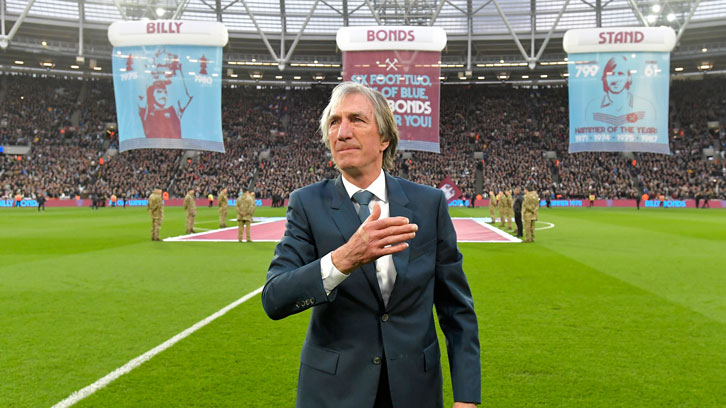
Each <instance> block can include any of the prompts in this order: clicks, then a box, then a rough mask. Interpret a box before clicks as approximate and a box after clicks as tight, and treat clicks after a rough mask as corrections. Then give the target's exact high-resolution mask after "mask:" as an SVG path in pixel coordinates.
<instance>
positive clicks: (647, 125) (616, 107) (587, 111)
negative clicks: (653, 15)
mask: <svg viewBox="0 0 726 408" xmlns="http://www.w3.org/2000/svg"><path fill="white" fill-rule="evenodd" d="M675 39H676V36H675V33H674V32H673V30H672V29H670V28H668V27H657V28H648V27H621V28H592V29H578V30H570V31H568V32H567V33H565V37H564V39H563V45H564V48H565V51H566V52H567V53H568V64H567V66H568V74H569V76H568V82H569V85H568V88H569V96H570V149H569V151H570V153H575V152H586V151H590V152H592V151H596V152H598V151H600V152H601V151H607V152H622V151H626V152H652V153H664V154H669V153H670V148H669V146H668V87H669V75H670V51H671V50H672V49H673V47H674V46H675Z"/></svg>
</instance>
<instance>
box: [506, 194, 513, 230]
mask: <svg viewBox="0 0 726 408" xmlns="http://www.w3.org/2000/svg"><path fill="white" fill-rule="evenodd" d="M504 199H505V200H506V207H504V208H505V209H506V210H507V229H508V230H510V231H512V218H514V208H513V206H514V198H512V190H507V191H506V192H505V194H504Z"/></svg>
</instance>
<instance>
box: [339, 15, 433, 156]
mask: <svg viewBox="0 0 726 408" xmlns="http://www.w3.org/2000/svg"><path fill="white" fill-rule="evenodd" d="M337 43H338V48H340V49H341V50H342V51H343V79H344V80H345V81H354V82H358V83H361V84H364V85H367V86H370V87H371V88H373V89H376V90H378V91H380V92H381V93H382V94H383V96H384V97H386V99H387V100H388V103H389V105H390V106H391V110H392V111H393V115H394V117H395V119H396V125H397V127H398V131H399V137H400V139H399V142H398V149H399V150H421V151H428V152H436V153H439V151H440V148H439V95H440V80H439V76H440V74H441V67H440V66H441V50H442V49H443V48H444V46H446V32H445V31H444V30H443V29H441V28H437V27H407V26H385V27H383V26H376V27H343V28H341V29H340V30H338V34H337Z"/></svg>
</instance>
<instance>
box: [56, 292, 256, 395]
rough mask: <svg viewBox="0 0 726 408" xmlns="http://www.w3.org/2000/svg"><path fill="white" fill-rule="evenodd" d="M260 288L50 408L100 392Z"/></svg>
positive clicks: (240, 302) (246, 299)
mask: <svg viewBox="0 0 726 408" xmlns="http://www.w3.org/2000/svg"><path fill="white" fill-rule="evenodd" d="M262 288H263V286H260V287H259V288H257V289H256V290H254V291H252V292H250V293H248V294H246V295H244V296H242V297H241V298H239V299H237V300H235V301H234V302H232V303H230V304H229V305H227V306H225V307H223V308H221V309H219V310H218V311H217V312H215V313H214V314H212V315H211V316H209V317H207V318H205V319H204V320H201V321H199V322H197V323H196V324H194V326H192V327H190V328H188V329H186V330H184V331H183V332H181V333H179V334H177V335H176V336H174V337H172V338H170V339H169V340H167V341H165V342H163V343H161V344H159V345H158V346H156V347H154V348H153V349H151V350H149V351H147V352H146V353H144V354H142V355H140V356H138V357H136V358H135V359H133V360H131V361H129V362H128V363H126V364H124V365H123V366H121V367H119V368H117V369H115V370H113V371H111V372H110V373H108V374H107V375H106V376H105V377H103V378H101V379H100V380H98V381H96V382H95V383H93V384H91V385H89V386H87V387H85V388H82V389H80V390H78V391H74V392H73V393H72V394H71V395H70V396H68V398H66V399H64V400H63V401H61V402H59V403H57V404H55V405H53V407H52V408H67V407H70V406H71V405H73V404H75V403H77V402H78V401H80V400H82V399H84V398H86V397H88V396H90V395H91V394H93V393H95V392H96V391H98V390H100V389H101V388H103V387H105V386H107V385H108V384H110V383H111V382H112V381H114V380H116V379H117V378H119V377H121V376H122V375H124V374H126V373H128V372H129V371H131V370H133V369H134V368H136V367H138V366H140V365H141V364H144V363H145V362H147V361H149V360H150V359H151V358H152V357H154V356H155V355H157V354H159V353H161V352H162V351H164V350H166V349H168V348H169V347H171V346H173V345H175V344H176V343H178V342H179V341H180V340H182V339H184V338H185V337H187V336H189V335H190V334H192V333H194V332H195V331H197V330H199V329H201V328H202V327H204V326H206V325H208V324H209V323H211V322H213V321H214V320H215V319H217V318H218V317H221V316H223V315H224V314H225V313H227V312H229V311H230V310H232V309H234V308H235V307H237V306H239V305H241V304H242V303H244V302H246V301H248V300H250V299H251V298H252V297H253V296H255V295H257V294H258V293H260V292H262Z"/></svg>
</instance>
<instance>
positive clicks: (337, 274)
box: [320, 170, 396, 305]
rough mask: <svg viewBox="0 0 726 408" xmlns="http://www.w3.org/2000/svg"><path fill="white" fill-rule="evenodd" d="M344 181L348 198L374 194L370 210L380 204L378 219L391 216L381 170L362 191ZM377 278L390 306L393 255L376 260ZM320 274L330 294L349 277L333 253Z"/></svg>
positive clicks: (327, 292) (327, 256)
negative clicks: (369, 193) (337, 262)
mask: <svg viewBox="0 0 726 408" xmlns="http://www.w3.org/2000/svg"><path fill="white" fill-rule="evenodd" d="M341 178H342V179H343V186H344V187H345V191H346V193H348V197H349V198H351V200H352V197H353V194H355V193H357V192H358V191H363V190H366V191H369V192H371V193H373V198H372V199H371V202H370V203H368V209H369V210H371V212H373V204H374V203H378V205H379V206H380V207H381V216H380V217H379V218H378V219H384V218H387V217H388V216H389V210H388V194H387V193H386V176H385V174H384V173H383V170H381V173H380V174H379V175H378V177H377V178H376V179H375V180H374V181H373V183H371V185H370V186H368V187H366V188H365V189H361V188H358V187H356V186H355V185H353V184H352V183H351V182H349V181H348V180H346V179H345V177H341ZM352 201H353V205H354V206H355V210H356V212H357V211H358V210H359V209H360V204H358V203H356V202H355V200H352ZM375 262H376V278H377V279H378V287H379V288H380V289H381V295H382V296H383V303H384V304H385V305H388V298H390V297H391V292H392V291H393V285H394V284H395V283H396V267H395V265H394V264H393V257H392V256H391V255H385V256H382V257H380V258H378V259H376V261H375ZM320 274H321V276H322V277H323V287H324V288H325V293H326V294H328V295H329V294H330V292H332V291H333V289H335V288H336V287H337V286H338V285H340V284H341V283H342V282H343V281H344V280H345V279H346V278H347V277H348V276H349V275H346V274H344V273H342V272H341V271H339V270H338V268H336V267H335V265H333V258H332V255H331V253H328V254H327V255H325V256H324V257H323V258H322V259H321V260H320Z"/></svg>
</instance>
